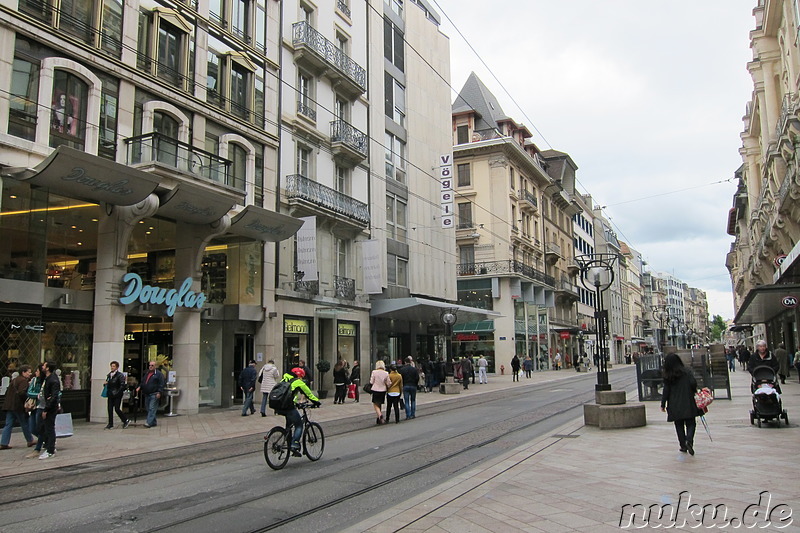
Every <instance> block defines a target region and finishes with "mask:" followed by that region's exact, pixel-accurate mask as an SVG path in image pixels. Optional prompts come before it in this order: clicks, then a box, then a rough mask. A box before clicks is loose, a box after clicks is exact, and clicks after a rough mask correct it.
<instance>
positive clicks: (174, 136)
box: [153, 111, 180, 167]
mask: <svg viewBox="0 0 800 533" xmlns="http://www.w3.org/2000/svg"><path fill="white" fill-rule="evenodd" d="M153 131H154V132H155V133H158V134H159V135H157V136H156V138H155V139H154V142H155V143H156V145H155V146H156V149H157V155H156V157H157V158H158V161H160V162H161V163H165V164H167V165H170V166H173V167H176V166H178V136H179V131H180V129H179V124H178V121H177V120H175V119H174V118H172V117H171V116H169V115H167V114H166V113H162V112H161V111H156V112H155V113H153Z"/></svg>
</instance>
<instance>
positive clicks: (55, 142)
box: [50, 70, 89, 150]
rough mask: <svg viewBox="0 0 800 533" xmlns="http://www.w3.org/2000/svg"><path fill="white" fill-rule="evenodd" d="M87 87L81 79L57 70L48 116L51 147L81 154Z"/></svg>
mask: <svg viewBox="0 0 800 533" xmlns="http://www.w3.org/2000/svg"><path fill="white" fill-rule="evenodd" d="M88 98H89V86H88V85H87V84H86V83H85V82H84V81H83V80H82V79H80V78H78V77H77V76H75V75H74V74H71V73H69V72H66V71H63V70H56V71H55V75H54V79H53V102H52V111H51V116H50V146H51V147H53V148H57V147H59V146H62V145H64V146H69V147H70V148H75V149H76V150H84V140H85V138H86V107H87V103H88Z"/></svg>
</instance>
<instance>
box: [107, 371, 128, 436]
mask: <svg viewBox="0 0 800 533" xmlns="http://www.w3.org/2000/svg"><path fill="white" fill-rule="evenodd" d="M109 366H110V367H111V372H109V373H108V375H107V376H106V382H105V383H103V385H104V386H105V388H106V396H107V397H106V400H107V401H106V403H107V406H108V424H106V427H105V429H113V428H114V413H115V412H116V413H117V416H118V417H119V419H120V421H122V429H125V428H127V427H128V426H129V425H130V423H131V421H130V420H129V419H128V417H127V416H125V414H124V413H123V412H122V395H123V394H124V393H125V389H126V388H127V387H128V380H127V378H126V377H125V376H124V375H123V374H122V372H119V363H118V362H116V361H111V364H110V365H109Z"/></svg>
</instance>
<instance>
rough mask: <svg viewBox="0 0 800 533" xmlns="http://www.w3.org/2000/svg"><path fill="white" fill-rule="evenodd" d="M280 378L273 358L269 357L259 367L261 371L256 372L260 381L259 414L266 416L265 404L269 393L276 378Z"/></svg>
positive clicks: (276, 381)
mask: <svg viewBox="0 0 800 533" xmlns="http://www.w3.org/2000/svg"><path fill="white" fill-rule="evenodd" d="M280 379H281V373H280V372H279V371H278V368H277V367H276V366H275V360H274V359H270V360H269V361H267V364H265V365H264V366H262V367H261V372H259V374H258V382H259V383H261V385H260V388H259V390H260V391H261V416H262V417H263V416H267V404H268V403H269V393H270V391H271V390H272V389H273V388H275V385H276V384H277V383H278V380H280Z"/></svg>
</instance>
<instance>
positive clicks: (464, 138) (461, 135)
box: [456, 126, 469, 144]
mask: <svg viewBox="0 0 800 533" xmlns="http://www.w3.org/2000/svg"><path fill="white" fill-rule="evenodd" d="M456 138H457V141H456V144H467V143H468V142H469V126H458V127H457V128H456Z"/></svg>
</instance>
